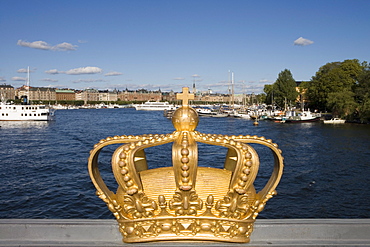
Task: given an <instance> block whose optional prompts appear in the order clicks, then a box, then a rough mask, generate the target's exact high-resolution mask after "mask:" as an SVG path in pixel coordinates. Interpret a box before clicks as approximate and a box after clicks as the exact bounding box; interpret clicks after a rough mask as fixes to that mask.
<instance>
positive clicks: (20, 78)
mask: <svg viewBox="0 0 370 247" xmlns="http://www.w3.org/2000/svg"><path fill="white" fill-rule="evenodd" d="M11 80H12V81H27V78H25V77H18V76H14V77H12V79H11Z"/></svg>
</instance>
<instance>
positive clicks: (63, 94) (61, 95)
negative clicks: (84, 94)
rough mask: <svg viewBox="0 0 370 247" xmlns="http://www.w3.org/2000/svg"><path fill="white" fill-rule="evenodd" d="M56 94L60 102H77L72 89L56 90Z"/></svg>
mask: <svg viewBox="0 0 370 247" xmlns="http://www.w3.org/2000/svg"><path fill="white" fill-rule="evenodd" d="M55 93H56V99H57V101H60V100H68V101H72V100H76V93H75V91H74V90H71V89H56V90H55Z"/></svg>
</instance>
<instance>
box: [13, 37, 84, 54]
mask: <svg viewBox="0 0 370 247" xmlns="http://www.w3.org/2000/svg"><path fill="white" fill-rule="evenodd" d="M17 45H19V46H24V47H29V48H34V49H40V50H53V51H74V50H76V48H77V47H78V46H77V45H72V44H70V43H67V42H63V43H60V44H57V45H55V46H52V45H50V44H48V43H47V42H45V41H41V40H40V41H34V42H27V41H23V40H21V39H20V40H18V42H17Z"/></svg>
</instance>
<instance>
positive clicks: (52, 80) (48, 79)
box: [41, 78, 58, 82]
mask: <svg viewBox="0 0 370 247" xmlns="http://www.w3.org/2000/svg"><path fill="white" fill-rule="evenodd" d="M41 81H49V82H58V80H55V79H50V78H45V79H42V80H41Z"/></svg>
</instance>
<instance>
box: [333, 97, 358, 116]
mask: <svg viewBox="0 0 370 247" xmlns="http://www.w3.org/2000/svg"><path fill="white" fill-rule="evenodd" d="M354 96H355V93H354V92H352V91H349V90H345V91H340V92H334V93H329V94H328V99H327V101H328V107H329V108H331V110H332V114H333V115H334V116H339V117H347V116H349V115H351V114H352V113H353V112H355V111H356V108H357V106H358V104H357V103H356V101H355V98H354Z"/></svg>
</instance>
